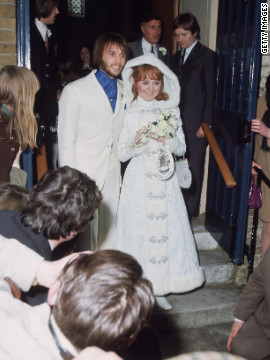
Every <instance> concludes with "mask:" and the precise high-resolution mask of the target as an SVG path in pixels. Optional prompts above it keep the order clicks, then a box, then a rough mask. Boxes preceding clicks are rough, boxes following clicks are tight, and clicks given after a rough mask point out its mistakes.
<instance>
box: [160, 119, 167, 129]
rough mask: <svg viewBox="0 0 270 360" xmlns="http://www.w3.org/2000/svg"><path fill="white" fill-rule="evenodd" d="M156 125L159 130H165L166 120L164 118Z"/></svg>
mask: <svg viewBox="0 0 270 360" xmlns="http://www.w3.org/2000/svg"><path fill="white" fill-rule="evenodd" d="M158 127H159V130H165V129H166V127H167V121H166V120H161V121H159V123H158Z"/></svg>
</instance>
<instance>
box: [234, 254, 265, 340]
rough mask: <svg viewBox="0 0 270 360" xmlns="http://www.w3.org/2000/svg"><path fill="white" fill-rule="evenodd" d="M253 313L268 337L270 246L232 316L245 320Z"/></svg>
mask: <svg viewBox="0 0 270 360" xmlns="http://www.w3.org/2000/svg"><path fill="white" fill-rule="evenodd" d="M252 315H254V317H255V319H256V322H257V324H258V325H259V327H260V328H261V329H262V331H263V332H264V333H265V335H266V337H267V338H268V339H269V338H270V319H269V318H270V247H269V248H268V250H267V251H266V252H265V254H264V257H263V260H262V261H261V262H260V264H259V265H258V266H257V267H256V269H255V271H254V273H253V274H252V275H251V276H250V278H249V280H248V283H247V285H246V286H245V288H244V291H243V293H242V295H241V297H240V299H239V301H238V303H237V306H236V309H235V311H234V316H235V317H236V318H237V319H240V320H243V321H247V320H248V319H249V318H250V317H251V316H252Z"/></svg>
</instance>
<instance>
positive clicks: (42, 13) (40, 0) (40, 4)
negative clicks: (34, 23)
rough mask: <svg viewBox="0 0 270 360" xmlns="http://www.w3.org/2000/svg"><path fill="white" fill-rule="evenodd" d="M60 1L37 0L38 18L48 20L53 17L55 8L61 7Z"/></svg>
mask: <svg viewBox="0 0 270 360" xmlns="http://www.w3.org/2000/svg"><path fill="white" fill-rule="evenodd" d="M59 3H60V1H59V0H35V5H36V17H37V18H38V19H40V18H45V19H46V18H47V17H49V16H50V15H51V13H52V11H53V8H54V7H55V6H57V7H58V6H59Z"/></svg>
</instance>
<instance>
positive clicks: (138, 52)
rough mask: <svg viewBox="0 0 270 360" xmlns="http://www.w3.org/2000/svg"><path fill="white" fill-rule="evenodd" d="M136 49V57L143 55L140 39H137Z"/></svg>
mask: <svg viewBox="0 0 270 360" xmlns="http://www.w3.org/2000/svg"><path fill="white" fill-rule="evenodd" d="M136 48H137V54H138V55H136V56H141V55H143V49H142V39H139V40H138V41H137V44H136Z"/></svg>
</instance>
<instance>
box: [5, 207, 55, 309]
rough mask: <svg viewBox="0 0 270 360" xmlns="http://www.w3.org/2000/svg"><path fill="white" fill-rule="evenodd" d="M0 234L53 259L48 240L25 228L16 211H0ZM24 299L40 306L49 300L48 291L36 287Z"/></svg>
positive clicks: (47, 258)
mask: <svg viewBox="0 0 270 360" xmlns="http://www.w3.org/2000/svg"><path fill="white" fill-rule="evenodd" d="M0 234H1V235H3V236H5V237H6V238H8V239H17V240H18V241H19V242H20V243H22V244H24V245H25V246H27V247H29V248H30V249H32V250H34V251H35V252H36V253H38V254H39V255H41V256H43V257H44V259H45V260H50V259H51V247H50V244H49V241H48V239H47V238H46V237H45V236H43V235H42V234H36V233H34V232H33V231H32V230H31V228H30V227H27V226H24V225H23V224H22V222H21V217H20V214H19V213H18V212H17V211H15V210H2V211H0ZM22 299H23V300H24V301H26V302H27V303H28V304H30V305H39V304H41V303H43V302H45V301H46V299H47V289H45V288H43V287H42V286H35V287H32V288H31V289H30V291H29V292H28V293H24V294H23V297H22Z"/></svg>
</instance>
